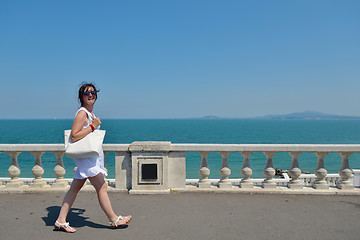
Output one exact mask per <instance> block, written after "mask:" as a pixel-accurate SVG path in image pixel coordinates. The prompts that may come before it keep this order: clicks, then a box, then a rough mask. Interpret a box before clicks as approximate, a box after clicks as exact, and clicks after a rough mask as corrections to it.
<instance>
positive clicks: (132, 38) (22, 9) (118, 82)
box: [0, 0, 360, 119]
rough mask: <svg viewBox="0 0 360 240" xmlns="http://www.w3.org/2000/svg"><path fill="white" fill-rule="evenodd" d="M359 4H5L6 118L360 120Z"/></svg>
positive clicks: (165, 0) (1, 43) (1, 20)
mask: <svg viewBox="0 0 360 240" xmlns="http://www.w3.org/2000/svg"><path fill="white" fill-rule="evenodd" d="M359 12H360V1H331V0H325V1H320V0H317V1H312V0H311V1H310V0H309V1H306V0H305V1H304V0H302V1H287V0H283V1H277V0H274V1H268V0H263V1H261V0H256V1H238V0H226V1H220V0H219V1H215V0H204V1H200V0H193V1H190V0H182V1H180V0H172V1H171V0H152V1H149V0H135V1H120V0H119V1H89V0H87V1H80V0H77V1H67V0H62V1H49V0H46V1H45V0H44V1H39V0H33V1H27V0H23V1H20V0H18V1H0V48H1V49H0V81H1V85H2V91H1V94H0V109H1V112H0V119H8V118H21V119H27V118H72V117H73V116H74V113H75V111H76V109H77V108H78V102H77V99H76V93H77V89H78V87H79V84H80V83H81V82H82V81H90V82H95V83H96V85H97V87H98V88H100V89H101V91H100V93H99V99H98V102H97V103H96V108H95V113H96V114H97V115H98V116H100V117H102V118H186V117H201V116H205V115H217V116H222V117H253V116H262V115H266V114H286V113H291V112H301V111H306V110H314V111H320V112H325V113H333V114H341V115H352V116H360V107H359V105H360V93H359V89H360V78H359V76H360V44H359V43H360V14H359Z"/></svg>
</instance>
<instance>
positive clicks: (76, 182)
mask: <svg viewBox="0 0 360 240" xmlns="http://www.w3.org/2000/svg"><path fill="white" fill-rule="evenodd" d="M85 181H86V179H75V178H74V179H73V181H72V183H71V186H70V189H69V191H68V192H67V193H66V195H65V197H64V201H63V204H62V206H61V209H60V214H59V217H58V219H57V221H58V222H59V223H65V222H66V217H67V215H68V213H69V211H70V208H71V206H72V205H73V203H74V201H75V198H76V196H77V194H78V193H79V191H80V189H81V188H82V186H83V185H84V183H85Z"/></svg>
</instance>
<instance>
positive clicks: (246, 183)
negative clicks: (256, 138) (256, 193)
mask: <svg viewBox="0 0 360 240" xmlns="http://www.w3.org/2000/svg"><path fill="white" fill-rule="evenodd" d="M241 154H242V155H243V157H244V161H243V166H242V168H241V175H242V176H243V179H241V182H240V187H241V188H253V187H254V183H253V182H252V180H251V179H250V177H251V175H252V169H251V167H250V156H251V155H252V152H241Z"/></svg>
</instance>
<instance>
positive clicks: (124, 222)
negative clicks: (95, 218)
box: [110, 215, 132, 228]
mask: <svg viewBox="0 0 360 240" xmlns="http://www.w3.org/2000/svg"><path fill="white" fill-rule="evenodd" d="M131 219H132V216H131V215H129V216H125V217H123V216H119V217H118V218H117V219H116V220H115V221H114V222H110V227H112V228H117V227H118V226H124V225H127V224H128V223H129V222H130V221H131Z"/></svg>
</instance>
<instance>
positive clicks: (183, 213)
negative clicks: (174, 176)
mask: <svg viewBox="0 0 360 240" xmlns="http://www.w3.org/2000/svg"><path fill="white" fill-rule="evenodd" d="M64 194H65V193H60V192H58V193H54V192H52V193H49V192H47V193H37V194H18V193H17V194H8V193H6V194H0V209H1V215H0V236H1V237H0V238H1V239H2V240H24V239H53V240H57V239H59V240H60V239H61V240H64V239H94V240H95V239H103V240H107V239H109V240H114V239H143V240H169V239H172V240H185V239H194V240H212V239H214V240H215V239H216V240H218V239H227V240H232V239H234V240H235V239H236V240H238V239H249V240H252V239H253V240H259V239H294V240H298V239H299V240H300V239H319V240H322V239H324V240H325V239H326V240H332V239H334V240H335V239H336V240H337V239H347V240H357V239H359V236H360V220H359V216H360V200H359V196H323V195H322V196H319V195H286V196H284V195H280V194H267V195H263V194H244V193H240V194H231V193H227V194H216V193H171V194H167V195H163V194H162V195H132V194H127V193H110V194H109V196H110V199H111V201H112V204H113V208H114V209H115V211H116V212H117V213H119V214H123V215H125V214H131V215H133V220H132V221H131V222H130V224H129V225H128V227H126V228H122V229H116V230H112V229H109V225H108V221H107V219H106V216H105V215H104V213H103V212H102V210H101V209H100V207H99V204H98V201H97V196H96V193H87V192H81V193H80V194H79V195H78V198H77V199H76V201H75V203H74V205H73V208H72V210H71V212H70V214H69V216H68V221H69V222H70V224H71V225H72V226H74V227H75V228H76V229H77V232H76V233H74V234H68V233H64V232H57V231H53V224H54V221H55V220H56V217H57V215H58V212H59V209H60V207H59V206H60V205H61V202H62V199H63V197H64Z"/></svg>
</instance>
